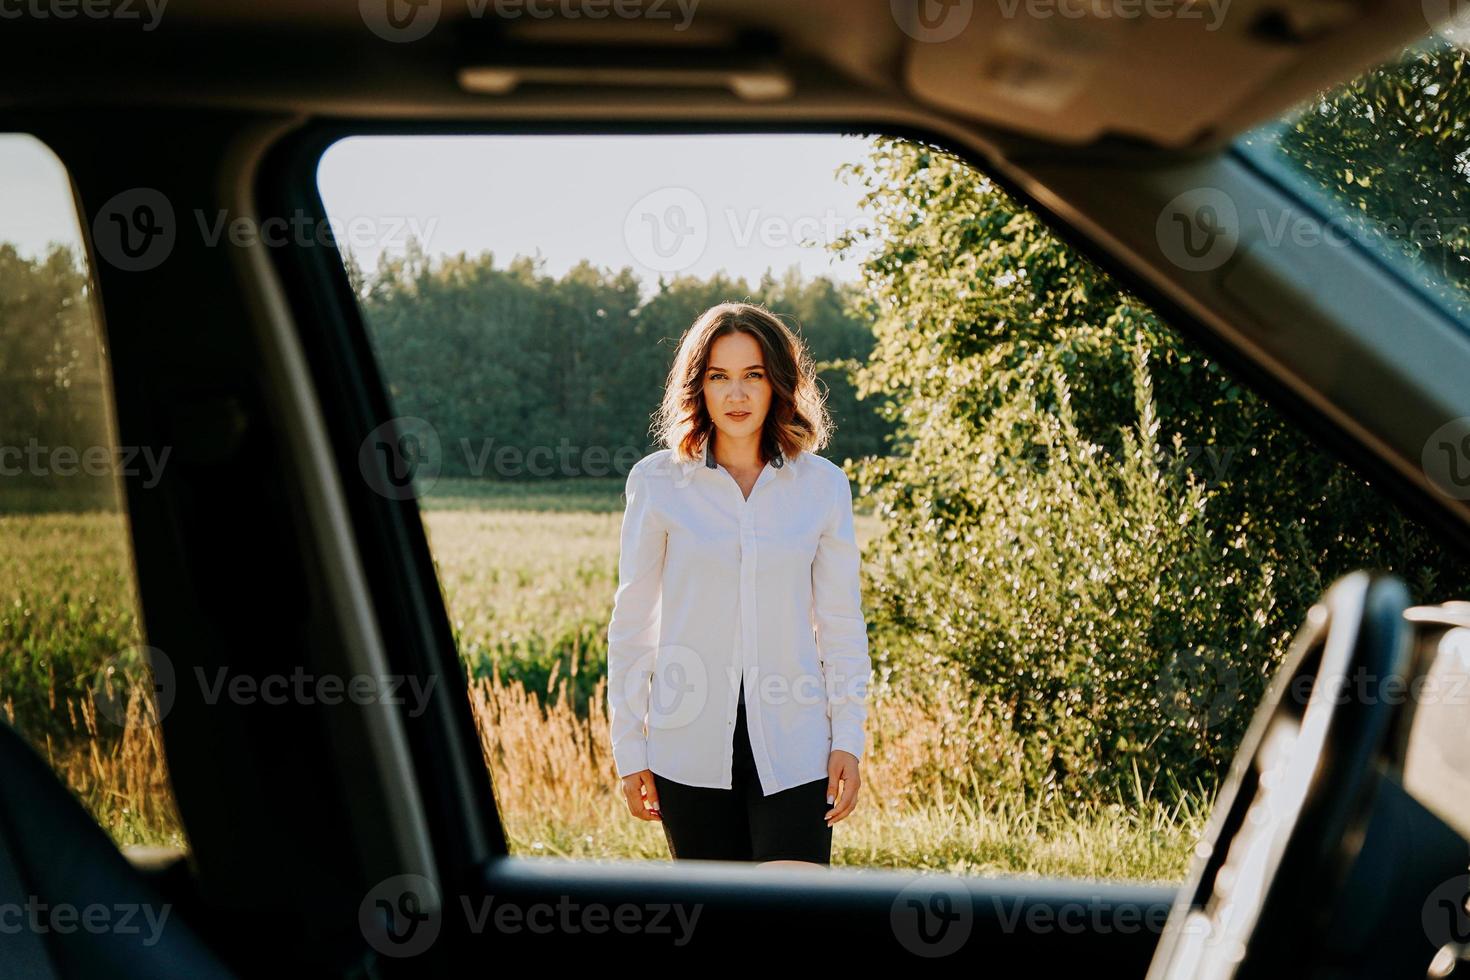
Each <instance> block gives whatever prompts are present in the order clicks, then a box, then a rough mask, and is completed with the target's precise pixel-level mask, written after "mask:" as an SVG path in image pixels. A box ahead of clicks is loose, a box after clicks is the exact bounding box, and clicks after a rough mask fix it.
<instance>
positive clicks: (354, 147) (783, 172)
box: [318, 134, 871, 295]
mask: <svg viewBox="0 0 1470 980" xmlns="http://www.w3.org/2000/svg"><path fill="white" fill-rule="evenodd" d="M870 145H871V144H870V141H869V140H868V139H867V138H866V137H848V136H838V135H808V134H761V135H731V134H719V135H703V136H418V137H354V138H350V139H347V140H344V141H342V142H339V143H337V144H335V145H334V146H332V147H331V148H330V149H329V150H328V151H327V153H326V154H325V156H324V157H323V159H322V162H321V167H320V169H319V171H318V184H319V187H320V189H321V193H322V199H323V201H324V202H325V204H326V208H327V213H328V216H329V217H330V219H331V220H332V222H333V231H334V233H335V234H336V235H337V237H338V240H339V242H343V243H345V245H346V247H347V248H349V249H350V250H351V251H352V252H353V254H354V255H355V256H356V257H357V260H358V262H359V263H360V264H361V265H362V267H363V268H364V269H367V270H371V269H373V268H374V267H376V265H377V261H378V255H379V254H380V253H382V252H385V251H386V252H389V253H400V252H401V251H402V249H403V246H404V244H405V243H406V241H407V237H408V235H409V234H410V233H413V234H416V235H417V237H418V238H419V239H420V240H421V241H423V242H424V243H425V250H426V251H427V252H428V253H429V254H430V255H453V254H456V253H458V252H461V251H464V252H468V253H469V254H471V255H475V254H478V253H479V252H481V251H483V250H488V251H490V252H492V253H494V255H495V260H496V265H497V266H500V267H504V266H506V265H508V264H509V262H510V260H511V258H512V257H513V256H516V255H530V256H538V255H539V256H540V257H541V258H542V259H543V260H544V269H545V271H546V272H547V273H548V274H551V275H558V276H559V275H561V274H562V273H564V272H565V271H566V270H567V269H569V268H570V267H572V266H573V265H575V264H576V263H577V262H579V261H581V260H583V259H587V260H589V261H591V262H592V263H593V264H594V265H597V266H600V267H605V268H610V269H613V270H618V269H622V268H623V267H625V266H626V267H630V268H632V270H633V271H634V273H635V274H636V275H637V276H638V277H639V279H640V280H642V281H643V284H644V287H645V295H646V294H647V293H648V292H649V291H650V290H651V289H652V288H654V287H655V286H656V284H657V281H658V277H659V275H660V274H663V275H665V276H666V277H672V276H674V275H680V274H691V275H695V276H698V277H700V278H706V277H708V276H710V275H711V274H713V273H714V272H716V271H717V270H721V269H723V270H724V271H726V272H728V273H730V274H732V275H735V276H743V277H745V278H746V279H747V280H748V281H749V282H750V284H751V285H752V286H754V285H755V284H756V281H757V280H758V279H759V277H760V275H761V274H762V272H764V271H765V270H766V269H768V268H769V269H771V270H773V271H774V272H776V273H777V274H778V275H779V274H781V273H784V272H785V270H786V269H787V268H788V267H789V266H791V265H797V266H799V267H800V269H801V272H802V274H803V275H804V276H806V277H812V276H817V275H826V276H829V277H832V278H835V279H842V280H848V281H855V280H856V279H857V278H858V268H857V261H856V259H855V258H849V259H847V260H843V261H839V260H837V259H836V258H835V257H834V256H832V255H831V254H830V251H829V250H828V249H826V248H825V247H824V245H825V243H827V242H829V241H831V240H833V239H834V238H835V237H836V236H838V235H840V234H843V233H845V232H847V231H850V230H852V229H853V228H854V227H856V226H859V225H860V224H862V223H864V221H865V215H864V213H863V211H862V209H861V208H860V207H859V203H858V202H859V199H860V198H861V196H862V193H863V188H862V187H861V186H860V184H859V183H858V182H857V181H856V180H855V179H853V178H851V177H848V178H846V179H845V180H844V179H839V178H838V176H837V175H836V170H837V168H838V166H839V165H840V164H842V163H846V162H861V161H862V160H863V159H865V158H866V155H867V153H868V150H869V147H870Z"/></svg>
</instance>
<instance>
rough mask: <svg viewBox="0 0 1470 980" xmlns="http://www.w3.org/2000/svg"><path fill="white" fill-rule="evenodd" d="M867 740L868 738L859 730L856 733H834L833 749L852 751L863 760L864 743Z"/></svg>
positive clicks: (835, 750)
mask: <svg viewBox="0 0 1470 980" xmlns="http://www.w3.org/2000/svg"><path fill="white" fill-rule="evenodd" d="M866 741H867V740H866V739H865V738H864V737H863V734H862V732H858V733H856V734H843V735H834V736H833V737H832V751H833V752H851V753H852V754H853V755H855V756H857V757H858V759H859V760H861V759H862V757H863V744H864V742H866Z"/></svg>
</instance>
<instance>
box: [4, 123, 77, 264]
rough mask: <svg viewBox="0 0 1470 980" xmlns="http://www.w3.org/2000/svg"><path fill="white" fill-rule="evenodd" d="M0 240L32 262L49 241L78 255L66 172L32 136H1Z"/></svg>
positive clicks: (74, 207)
mask: <svg viewBox="0 0 1470 980" xmlns="http://www.w3.org/2000/svg"><path fill="white" fill-rule="evenodd" d="M0 241H6V242H11V243H13V244H15V245H16V247H17V248H19V249H20V251H21V253H22V254H24V255H26V256H28V257H31V258H38V257H40V256H42V255H44V254H46V251H47V249H48V246H49V245H50V243H52V242H60V243H61V244H63V245H68V246H70V247H71V248H72V249H73V251H74V252H78V253H79V252H80V251H81V228H80V227H79V226H78V225H77V208H76V201H75V199H74V198H73V197H72V192H71V181H70V179H69V178H68V177H67V175H66V169H65V168H64V167H62V165H61V161H60V160H58V159H57V158H56V155H55V154H53V153H52V152H51V150H50V149H48V148H47V147H46V146H45V144H43V143H41V142H40V141H39V140H37V139H35V138H34V137H31V136H17V135H5V134H0Z"/></svg>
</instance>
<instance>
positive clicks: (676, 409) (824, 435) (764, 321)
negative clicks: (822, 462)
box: [652, 303, 833, 462]
mask: <svg viewBox="0 0 1470 980" xmlns="http://www.w3.org/2000/svg"><path fill="white" fill-rule="evenodd" d="M736 331H742V332H744V333H748V334H750V335H751V336H752V337H754V338H755V340H756V343H758V344H760V345H761V352H762V357H763V359H764V361H765V364H766V368H765V370H766V378H767V379H768V380H769V381H770V383H771V407H770V410H769V411H768V412H767V413H766V420H765V424H764V425H763V426H762V428H761V441H760V452H761V460H762V461H763V462H764V461H766V460H769V459H772V458H773V457H774V456H775V455H776V451H777V450H778V449H779V450H780V451H781V453H782V455H784V456H785V457H786V458H788V459H790V458H791V457H793V456H795V455H796V454H797V453H798V452H802V451H806V452H815V451H816V450H818V449H821V448H822V447H824V446H826V445H827V443H828V441H829V440H830V439H831V436H832V429H833V426H832V419H831V417H830V416H829V415H828V414H827V406H826V397H825V396H824V395H823V394H822V392H820V391H818V390H817V372H816V366H815V364H814V362H813V360H812V356H811V354H810V352H808V350H807V348H806V345H805V344H804V343H803V342H802V340H801V338H800V337H798V336H797V335H796V334H795V333H794V332H793V331H792V329H791V328H790V327H788V326H787V325H786V323H785V321H783V320H782V319H781V318H780V317H778V316H776V314H774V313H772V312H771V311H770V310H768V309H766V308H765V307H764V306H761V305H760V304H758V303H721V304H719V305H718V306H712V307H710V308H709V309H707V310H705V311H704V312H703V313H701V314H700V315H699V317H698V319H696V320H695V321H694V323H693V324H691V325H690V327H689V329H688V330H686V331H684V336H683V337H682V338H680V340H679V350H678V352H677V353H676V354H675V355H674V363H673V366H672V367H671V368H670V369H669V378H668V381H667V382H666V383H665V384H664V397H663V402H662V403H661V404H660V405H659V408H658V411H657V412H656V413H655V418H654V423H653V426H652V430H653V432H654V435H655V437H656V438H657V440H658V441H659V442H660V443H662V444H663V445H665V446H667V447H668V448H670V449H672V450H673V451H674V459H675V460H676V461H678V462H689V461H692V460H696V459H699V458H700V455H701V453H702V452H703V450H704V445H705V440H706V439H708V438H710V436H712V435H713V433H714V428H715V423H714V420H713V419H711V418H710V417H709V411H708V409H706V408H705V404H704V372H705V370H706V369H708V367H709V357H710V348H712V347H713V346H714V343H715V341H716V340H718V339H720V338H721V337H723V336H725V335H726V334H732V333H735V332H736Z"/></svg>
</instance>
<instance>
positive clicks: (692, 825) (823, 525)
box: [607, 303, 871, 864]
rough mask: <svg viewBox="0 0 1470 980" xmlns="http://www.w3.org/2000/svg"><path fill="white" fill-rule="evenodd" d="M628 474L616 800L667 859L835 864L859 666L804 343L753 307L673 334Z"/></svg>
mask: <svg viewBox="0 0 1470 980" xmlns="http://www.w3.org/2000/svg"><path fill="white" fill-rule="evenodd" d="M656 429H657V430H658V435H659V436H660V441H661V442H662V443H663V444H664V445H665V446H666V447H667V448H665V449H660V450H658V451H657V452H655V453H652V454H650V455H648V456H646V457H644V458H643V459H641V460H639V461H638V463H637V464H635V465H634V467H633V469H632V470H631V471H630V472H629V473H628V480H627V487H626V496H627V504H626V510H625V511H624V514H623V522H622V535H621V552H620V554H619V558H618V576H619V581H618V589H617V593H616V595H615V597H614V600H613V613H612V622H611V623H610V625H609V627H608V658H607V659H608V715H609V722H610V725H609V727H610V729H611V736H612V748H613V759H614V763H615V765H616V767H617V773H618V776H619V777H621V778H622V781H623V794H624V796H625V797H626V799H627V803H628V808H629V810H631V811H632V813H633V815H634V816H635V817H638V818H639V819H642V820H659V821H661V822H662V823H663V828H664V834H665V836H666V837H667V838H668V842H669V851H670V854H671V855H672V856H673V857H674V858H675V859H679V858H702V859H708V860H729V861H758V862H767V861H807V862H812V863H816V864H830V863H831V853H832V825H833V824H834V823H836V822H837V821H838V820H842V819H843V818H845V817H846V816H847V815H848V814H850V813H851V812H852V810H853V807H854V806H855V805H856V803H857V797H858V790H859V787H860V786H861V782H862V781H861V777H860V775H859V772H858V765H859V760H860V758H861V756H862V752H863V745H864V731H863V726H864V722H865V719H866V696H867V685H868V680H869V675H870V673H871V665H870V661H869V658H868V639H867V627H866V624H865V622H864V618H863V612H862V604H861V596H860V591H859V578H858V568H859V556H858V548H857V544H856V541H855V539H854V535H853V519H852V489H851V487H850V485H849V483H848V480H847V475H846V474H845V473H844V472H843V470H842V468H841V467H839V466H837V465H836V464H834V463H832V462H830V461H828V460H827V459H825V458H823V457H821V456H818V455H816V453H815V452H814V450H816V449H820V448H822V447H823V446H824V445H825V444H826V442H827V439H828V436H829V434H830V430H831V423H830V420H829V419H828V417H827V413H826V409H825V406H824V405H823V404H822V399H821V397H820V395H819V394H818V392H817V388H816V382H815V372H814V369H813V366H812V362H811V358H810V356H809V354H808V353H807V352H806V350H805V348H804V347H803V345H802V343H801V342H800V341H799V340H798V339H797V338H796V336H795V335H794V334H793V333H792V332H791V330H790V329H789V328H788V327H787V326H786V325H785V324H784V323H782V322H781V321H780V320H779V319H777V318H776V317H775V316H774V315H773V314H772V313H771V312H770V311H768V310H766V309H765V308H764V307H761V306H757V305H753V304H749V303H723V304H721V305H719V306H715V307H713V308H711V309H709V310H707V311H706V312H705V313H703V314H702V315H701V316H700V317H699V319H697V320H696V321H695V322H694V324H693V325H692V326H691V327H690V328H689V329H688V331H686V332H685V334H684V337H683V339H682V340H681V341H680V344H679V349H678V353H677V354H676V356H675V358H674V364H673V368H672V369H671V371H670V372H669V378H668V383H667V385H666V388H665V391H664V398H663V403H662V405H661V407H660V409H659V412H658V419H657V422H656Z"/></svg>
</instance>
